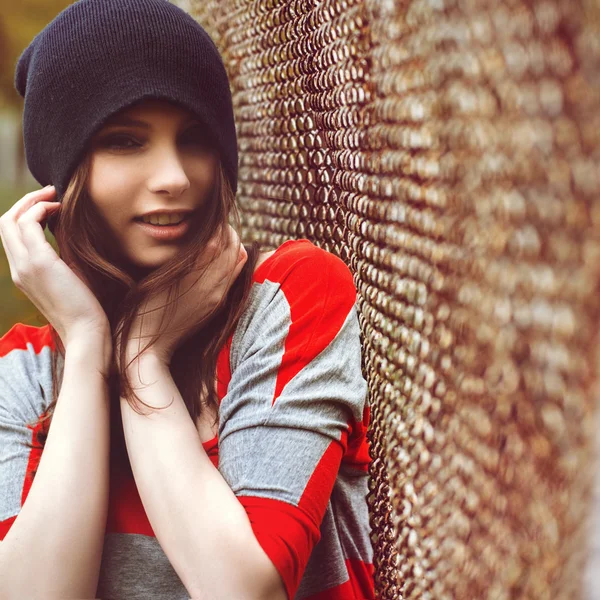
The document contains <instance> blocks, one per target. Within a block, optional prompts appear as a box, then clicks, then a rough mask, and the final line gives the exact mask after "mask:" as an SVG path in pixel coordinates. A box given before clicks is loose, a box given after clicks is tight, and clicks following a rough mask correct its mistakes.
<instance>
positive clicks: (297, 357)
mask: <svg viewBox="0 0 600 600" xmlns="http://www.w3.org/2000/svg"><path fill="white" fill-rule="evenodd" d="M15 85H16V88H17V90H18V91H19V92H20V93H21V95H22V96H23V97H24V99H25V108H24V114H23V131H24V139H25V148H26V154H27V161H28V165H29V168H30V169H31V171H32V173H33V174H34V176H35V177H36V179H37V180H38V181H39V182H40V184H42V185H46V184H49V186H48V187H45V188H43V189H41V190H38V191H35V192H32V193H29V194H27V195H25V196H24V197H23V198H21V199H20V200H18V201H17V202H16V203H15V204H14V206H12V208H10V209H9V210H8V211H7V212H6V213H5V214H4V215H2V216H1V217H0V235H1V238H2V243H3V246H4V249H5V251H6V255H7V258H8V262H9V265H10V271H11V276H12V280H13V282H14V283H15V285H16V286H17V287H18V288H19V289H20V290H22V291H23V292H24V293H25V294H26V295H27V296H28V297H29V298H30V299H31V300H32V302H33V303H34V304H35V305H36V306H37V307H38V309H39V310H40V311H41V313H43V314H44V315H45V317H46V318H47V320H48V323H49V324H48V325H47V326H44V327H32V326H27V325H23V324H17V325H15V326H14V327H12V329H10V331H8V333H6V334H5V335H4V336H3V337H2V338H1V339H0V540H2V541H0V599H2V600H4V599H9V598H10V599H12V598H36V597H44V598H61V599H63V598H91V597H100V598H103V599H110V598H127V599H128V600H131V599H135V598H144V599H148V598H161V599H163V598H169V599H170V600H177V599H184V598H189V597H190V596H191V597H192V598H207V599H211V600H213V599H220V598H223V599H227V600H230V599H234V598H235V599H285V598H289V599H291V598H306V599H313V600H317V599H319V600H324V599H328V600H339V599H344V600H345V599H358V598H360V599H364V598H372V597H373V566H372V562H373V553H372V548H371V544H370V541H369V521H368V511H367V501H366V495H367V491H368V489H367V480H368V473H367V470H368V464H369V461H370V459H369V453H368V445H367V439H366V428H367V425H368V419H369V414H368V407H367V405H366V382H365V380H364V378H363V377H362V375H361V355H360V340H359V326H358V319H357V314H356V309H355V300H356V292H355V289H354V285H353V280H352V275H351V273H350V271H349V270H348V268H347V267H346V266H345V265H344V263H343V262H342V261H341V260H340V259H338V258H337V257H335V256H333V255H331V254H328V253H327V252H325V251H323V250H321V249H319V248H317V247H316V246H314V245H313V244H312V243H311V242H309V241H308V240H297V241H293V240H290V241H288V242H286V243H284V244H283V245H281V246H280V247H279V248H277V249H276V250H274V251H272V252H261V251H260V249H259V248H258V247H256V246H252V247H251V248H249V249H248V250H246V249H245V248H244V247H243V246H242V245H241V244H240V241H239V238H238V235H237V233H236V231H235V228H233V227H232V226H231V225H230V224H229V223H230V221H233V222H234V223H236V224H237V223H238V215H237V209H236V205H235V192H236V188H237V142H236V137H235V126H234V120H233V110H232V103H231V96H230V92H229V83H228V80H227V76H226V72H225V69H224V66H223V63H222V61H221V58H220V56H219V54H218V52H217V50H216V47H215V45H214V44H213V43H212V41H211V40H210V38H209V37H208V36H207V34H206V33H205V32H204V30H203V29H202V28H201V27H200V26H199V25H198V24H197V23H196V22H195V21H194V20H193V19H192V18H191V17H190V16H189V15H187V14H186V13H185V12H184V11H182V10H181V9H179V8H177V7H175V6H173V5H172V4H170V3H169V2H167V1H166V0H80V1H79V2H76V3H75V4H73V5H71V6H70V7H68V8H67V9H66V10H65V11H63V12H62V13H61V14H60V15H58V16H57V17H56V19H54V20H53V21H52V22H51V23H50V24H49V25H48V26H47V27H46V28H45V29H44V30H43V31H42V32H41V33H40V34H39V35H38V36H36V38H35V39H34V40H33V41H32V43H31V44H30V46H29V47H28V48H27V49H26V50H25V51H24V53H23V55H22V56H21V58H20V59H19V62H18V64H17V69H16V76H15ZM46 224H48V226H49V227H50V230H51V231H52V232H53V233H54V235H55V237H56V240H57V244H58V247H59V250H60V253H59V254H60V258H59V256H58V255H57V254H56V252H55V251H54V250H53V248H52V247H51V246H50V245H49V244H48V243H47V242H46V239H45V237H44V233H43V230H44V227H45V225H46Z"/></svg>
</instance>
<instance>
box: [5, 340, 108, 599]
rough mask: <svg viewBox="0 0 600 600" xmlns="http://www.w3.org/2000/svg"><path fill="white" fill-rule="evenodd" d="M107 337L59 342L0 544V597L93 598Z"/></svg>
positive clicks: (103, 477) (102, 504) (103, 479)
mask: <svg viewBox="0 0 600 600" xmlns="http://www.w3.org/2000/svg"><path fill="white" fill-rule="evenodd" d="M110 344H111V340H110V336H109V335H108V334H107V335H106V336H95V337H89V336H88V337H86V338H83V337H78V338H75V339H73V340H72V341H71V342H70V343H68V344H67V345H66V354H65V366H64V378H63V382H62V386H61V390H60V394H59V397H58V402H57V405H56V408H55V412H54V416H53V419H52V425H51V427H50V431H49V434H48V438H47V440H46V445H45V447H44V451H43V453H42V457H41V460H40V464H39V468H38V471H37V474H36V477H35V479H34V481H33V484H32V486H31V489H30V491H29V495H28V497H27V499H26V501H25V504H24V505H23V507H22V509H21V512H20V513H19V515H18V516H17V518H16V519H15V521H14V523H13V525H12V527H11V529H10V530H9V532H8V533H7V535H6V537H5V539H4V541H3V542H2V543H0V582H1V583H0V600H13V599H17V598H32V599H35V598H48V599H50V598H61V599H67V598H94V597H95V595H96V588H97V585H98V576H99V570H100V561H101V558H102V548H103V543H104V532H105V527H106V516H107V510H108V485H109V441H110V436H109V413H110V406H109V401H108V386H107V383H106V381H105V380H104V378H103V376H102V374H101V373H102V372H106V371H107V364H106V356H110V352H107V345H109V346H110Z"/></svg>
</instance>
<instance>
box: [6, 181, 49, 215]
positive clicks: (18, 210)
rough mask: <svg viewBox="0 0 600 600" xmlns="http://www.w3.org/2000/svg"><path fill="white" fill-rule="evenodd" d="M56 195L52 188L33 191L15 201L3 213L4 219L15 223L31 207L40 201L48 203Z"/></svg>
mask: <svg viewBox="0 0 600 600" xmlns="http://www.w3.org/2000/svg"><path fill="white" fill-rule="evenodd" d="M55 195H56V190H55V188H54V186H50V187H45V188H42V189H41V190H35V191H33V192H29V193H28V194H25V195H24V196H23V197H22V198H21V199H20V200H17V201H16V202H15V203H14V204H13V205H12V206H11V207H10V208H9V209H8V210H7V211H6V213H5V215H6V217H7V218H9V219H11V220H12V221H14V222H16V221H17V219H18V218H19V217H20V216H21V215H22V214H24V213H26V212H27V211H28V210H29V209H30V208H31V207H32V206H34V205H35V204H37V203H38V202H42V201H49V200H51V199H52V198H53V197H54V196H55Z"/></svg>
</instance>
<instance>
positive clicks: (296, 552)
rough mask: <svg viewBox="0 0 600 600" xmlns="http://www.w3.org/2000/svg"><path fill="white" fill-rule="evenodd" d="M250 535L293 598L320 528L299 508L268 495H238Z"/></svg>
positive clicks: (318, 535) (319, 535)
mask: <svg viewBox="0 0 600 600" xmlns="http://www.w3.org/2000/svg"><path fill="white" fill-rule="evenodd" d="M238 500H239V501H240V503H241V504H242V506H243V507H244V509H245V510H246V514H247V515H248V519H249V520H250V524H251V525H252V530H253V531H254V535H255V536H256V539H257V540H258V542H259V544H260V545H261V547H262V549H263V550H264V551H265V553H266V555H267V556H268V557H269V558H270V559H271V562H272V563H273V564H274V565H275V568H276V569H277V571H279V574H280V575H281V579H282V580H283V583H284V585H285V588H286V590H287V594H288V597H289V598H293V597H294V595H295V594H296V590H297V589H298V586H299V585H300V580H301V579H302V575H303V574H304V569H305V568H306V563H307V562H308V557H309V556H310V553H311V552H312V549H313V548H314V546H315V545H316V544H317V542H318V541H319V540H320V539H321V532H320V529H319V527H318V526H317V525H315V523H314V522H313V520H312V519H311V518H310V517H309V516H308V515H306V514H305V513H304V512H303V511H302V510H300V509H298V508H296V507H295V506H292V505H291V504H288V503H287V502H282V501H281V500H272V499H270V498H257V497H254V496H238Z"/></svg>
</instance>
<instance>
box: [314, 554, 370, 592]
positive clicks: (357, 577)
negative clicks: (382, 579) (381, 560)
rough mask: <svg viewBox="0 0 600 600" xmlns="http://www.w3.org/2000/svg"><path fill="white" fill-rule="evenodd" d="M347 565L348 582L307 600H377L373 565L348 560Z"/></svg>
mask: <svg viewBox="0 0 600 600" xmlns="http://www.w3.org/2000/svg"><path fill="white" fill-rule="evenodd" d="M345 564H346V568H347V570H348V576H349V579H348V581H346V582H345V583H342V584H341V585H336V586H335V587H332V588H329V589H328V590H323V591H322V592H319V593H318V594H313V595H312V596H308V597H307V598H305V600H377V598H376V596H375V592H374V582H373V573H374V570H375V569H374V567H373V565H372V564H371V563H364V562H362V561H360V560H346V561H345Z"/></svg>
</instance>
